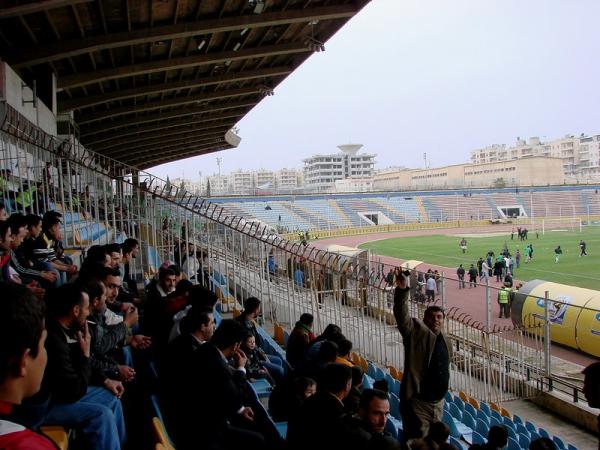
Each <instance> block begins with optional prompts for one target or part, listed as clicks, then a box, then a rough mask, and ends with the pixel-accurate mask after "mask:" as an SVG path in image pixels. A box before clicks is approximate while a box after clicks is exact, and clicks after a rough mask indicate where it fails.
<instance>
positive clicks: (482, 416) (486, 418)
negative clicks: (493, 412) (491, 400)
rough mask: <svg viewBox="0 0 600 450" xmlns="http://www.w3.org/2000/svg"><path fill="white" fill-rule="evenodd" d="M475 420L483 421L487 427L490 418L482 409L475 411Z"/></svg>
mask: <svg viewBox="0 0 600 450" xmlns="http://www.w3.org/2000/svg"><path fill="white" fill-rule="evenodd" d="M475 418H476V419H481V420H483V421H484V422H485V423H487V424H488V425H490V416H489V415H487V414H486V413H485V412H484V411H483V410H482V409H480V410H478V411H477V417H475Z"/></svg>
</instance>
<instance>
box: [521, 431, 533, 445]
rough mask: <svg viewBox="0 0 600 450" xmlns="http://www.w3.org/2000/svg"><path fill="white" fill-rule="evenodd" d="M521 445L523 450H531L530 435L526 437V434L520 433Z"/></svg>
mask: <svg viewBox="0 0 600 450" xmlns="http://www.w3.org/2000/svg"><path fill="white" fill-rule="evenodd" d="M519 444H520V445H521V447H523V448H529V444H531V439H529V436H528V435H527V436H526V435H524V434H521V433H519Z"/></svg>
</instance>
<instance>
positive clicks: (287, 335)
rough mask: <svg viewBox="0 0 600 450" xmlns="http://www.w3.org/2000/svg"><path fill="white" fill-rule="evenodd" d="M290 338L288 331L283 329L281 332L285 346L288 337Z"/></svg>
mask: <svg viewBox="0 0 600 450" xmlns="http://www.w3.org/2000/svg"><path fill="white" fill-rule="evenodd" d="M289 338H290V333H288V332H287V331H285V330H284V332H283V345H284V346H285V347H286V348H287V343H288V339H289Z"/></svg>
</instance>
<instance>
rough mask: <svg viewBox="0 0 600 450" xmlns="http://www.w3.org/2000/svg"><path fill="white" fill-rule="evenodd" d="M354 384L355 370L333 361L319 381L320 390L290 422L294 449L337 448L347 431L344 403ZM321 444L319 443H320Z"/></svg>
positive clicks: (290, 440)
mask: <svg viewBox="0 0 600 450" xmlns="http://www.w3.org/2000/svg"><path fill="white" fill-rule="evenodd" d="M351 386H352V371H351V369H350V367H348V366H344V365H342V364H329V365H328V366H327V367H325V369H324V371H323V376H322V377H321V381H320V382H319V383H318V384H317V393H316V394H315V395H313V396H311V397H310V398H308V399H307V400H306V401H305V402H304V404H303V405H302V407H300V409H299V410H298V411H297V412H296V413H295V414H294V415H293V416H292V417H291V418H290V420H289V422H288V431H287V442H288V445H289V448H290V449H293V450H296V449H297V450H300V449H302V450H305V449H308V448H315V446H318V447H319V448H336V447H337V446H338V445H339V442H340V441H341V440H342V441H343V439H344V437H345V436H346V435H347V433H348V430H347V428H346V427H345V426H344V424H343V422H342V417H343V415H344V404H343V403H342V402H343V400H344V398H346V395H348V392H350V388H351ZM317 444H318V445H317Z"/></svg>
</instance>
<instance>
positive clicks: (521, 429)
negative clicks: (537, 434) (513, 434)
mask: <svg viewBox="0 0 600 450" xmlns="http://www.w3.org/2000/svg"><path fill="white" fill-rule="evenodd" d="M517 433H519V434H524V435H525V436H527V437H529V433H530V431H529V430H528V429H527V428H525V425H523V424H520V423H518V424H517Z"/></svg>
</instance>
